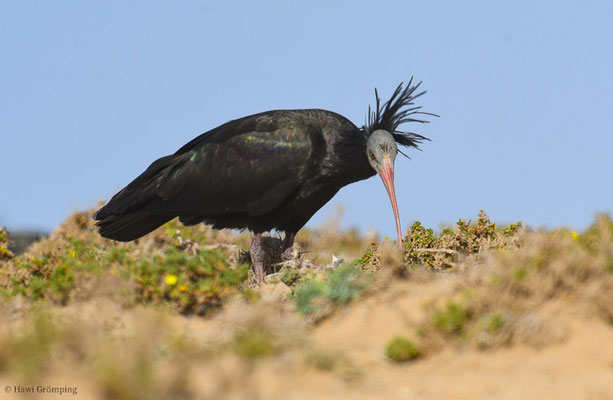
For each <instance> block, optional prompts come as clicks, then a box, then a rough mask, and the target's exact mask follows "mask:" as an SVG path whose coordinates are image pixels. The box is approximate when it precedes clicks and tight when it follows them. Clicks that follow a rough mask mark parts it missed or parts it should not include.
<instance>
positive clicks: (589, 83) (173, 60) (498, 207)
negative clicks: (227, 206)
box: [0, 0, 613, 237]
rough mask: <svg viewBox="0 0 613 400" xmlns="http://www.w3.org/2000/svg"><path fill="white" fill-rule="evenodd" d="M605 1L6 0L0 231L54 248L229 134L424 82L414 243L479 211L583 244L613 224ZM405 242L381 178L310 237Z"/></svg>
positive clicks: (415, 163) (359, 108) (612, 98)
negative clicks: (34, 235)
mask: <svg viewBox="0 0 613 400" xmlns="http://www.w3.org/2000/svg"><path fill="white" fill-rule="evenodd" d="M611 16H613V3H612V2H610V1H584V2H567V1H514V2H506V3H505V4H502V3H500V2H490V1H482V2H471V1H463V2H452V1H445V2H435V1H432V2H412V1H378V2H374V1H336V2H332V1H308V2H281V1H276V2H275V1H258V2H251V1H226V2H219V1H215V2H206V1H172V2H171V1H152V0H147V1H130V2H119V1H111V2H84V1H54V2H50V1H46V2H45V1H25V0H22V1H8V0H3V1H0V52H1V54H2V62H1V63H0V160H1V165H2V167H1V174H2V179H1V181H0V225H5V226H8V228H9V229H31V228H38V229H44V230H51V229H53V228H54V227H56V226H57V225H58V224H59V223H60V222H61V221H62V220H63V219H65V218H66V216H67V215H68V214H69V213H70V212H71V211H73V210H81V209H87V208H90V207H92V206H94V205H95V204H96V202H97V201H98V200H103V199H108V198H109V197H110V196H112V195H113V194H114V193H115V192H116V191H118V190H119V189H121V188H122V187H123V186H124V185H125V184H127V183H128V182H129V181H130V180H131V179H133V178H134V177H136V176H137V175H138V174H139V173H140V172H142V171H143V170H144V169H145V168H146V167H147V166H148V165H149V163H150V162H152V161H153V160H155V159H156V158H158V157H160V156H163V155H166V154H170V153H172V152H174V151H176V150H177V149H178V148H179V147H181V146H182V145H183V144H184V143H186V142H187V141H188V140H190V139H192V138H193V137H195V136H196V135H198V134H199V133H201V132H204V131H207V130H209V129H211V128H213V127H215V126H217V125H219V124H221V123H224V122H226V121H228V120H230V119H235V118H238V117H241V116H244V115H248V114H253V113H256V112H260V111H264V110H269V109H278V108H325V109H329V110H333V111H336V112H339V113H341V114H343V115H345V116H346V117H348V118H349V119H351V120H352V121H353V122H354V123H356V124H358V125H362V124H363V122H364V117H365V115H366V111H367V109H368V105H369V104H371V103H372V102H373V97H374V96H373V89H374V87H377V88H378V89H379V92H380V94H381V95H382V97H388V96H389V95H390V93H391V92H392V91H393V89H394V88H395V86H396V85H397V84H398V83H399V82H400V81H403V80H404V81H406V80H408V79H409V78H410V77H411V76H415V78H416V79H417V80H423V88H424V89H426V90H427V91H428V93H427V94H426V95H425V96H424V97H423V98H421V99H420V103H421V104H422V105H423V106H424V109H425V110H426V111H431V112H434V113H437V114H440V115H441V117H440V118H438V119H435V120H433V121H432V123H431V124H428V125H424V126H421V125H418V126H407V128H408V129H413V130H416V131H417V132H420V133H422V134H424V135H426V136H428V137H430V138H431V139H432V142H428V143H426V144H424V145H423V146H422V147H423V152H418V151H411V152H410V156H411V158H412V159H411V160H405V159H403V158H399V159H398V162H397V165H396V190H397V197H398V201H399V209H400V214H401V221H402V223H403V225H404V226H403V227H404V228H406V226H407V225H408V223H410V222H411V221H414V220H420V221H422V222H423V223H425V224H427V225H429V226H434V227H438V226H439V224H441V223H445V222H454V221H455V220H457V219H458V218H460V217H468V218H470V217H474V216H475V215H476V213H477V212H478V210H479V209H480V208H483V209H485V210H486V211H487V212H488V214H490V216H491V218H492V219H493V220H495V221H498V222H509V221H516V220H522V221H524V222H526V223H528V224H530V225H532V226H549V227H551V226H561V225H562V226H570V227H573V228H575V229H578V230H579V229H583V228H585V227H586V226H587V225H588V224H589V222H590V221H591V220H592V219H593V216H594V214H595V213H596V212H599V211H609V212H610V211H611V210H612V201H613V200H612V199H613V185H611V177H610V175H611V172H612V170H613V168H612V167H613V161H612V157H611V152H612V150H613V74H612V71H613V52H612V51H611V40H612V38H613V27H612V26H613V25H612V24H611ZM338 203H342V204H343V206H344V208H345V214H344V220H343V221H344V222H343V223H344V225H345V226H357V227H359V228H360V229H361V230H363V231H364V230H366V229H368V228H370V227H374V228H376V229H377V230H378V231H379V232H380V233H381V234H383V235H387V236H390V237H394V235H395V234H394V232H395V228H394V220H393V215H392V211H391V207H390V205H389V201H388V199H387V195H386V192H385V189H384V187H383V185H382V183H381V181H380V179H379V178H371V179H370V180H368V181H363V182H358V183H356V184H353V185H350V186H348V187H346V188H344V189H343V190H341V192H339V194H338V195H337V196H336V197H335V198H334V199H333V200H332V201H331V202H330V203H329V204H328V205H327V206H326V207H324V208H323V209H322V210H320V212H319V213H318V214H316V216H315V217H314V218H313V219H312V220H311V222H310V224H311V225H317V224H320V223H322V222H323V221H324V220H325V219H327V218H329V217H330V216H332V215H334V213H335V205H336V204H338Z"/></svg>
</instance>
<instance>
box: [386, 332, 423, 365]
mask: <svg viewBox="0 0 613 400" xmlns="http://www.w3.org/2000/svg"><path fill="white" fill-rule="evenodd" d="M385 356H386V357H387V358H388V359H389V360H391V361H393V362H396V363H399V362H405V361H410V360H414V359H416V358H417V357H418V356H419V352H418V351H417V348H416V347H415V345H414V344H413V342H411V341H410V340H409V339H407V338H405V337H404V336H396V337H394V338H392V339H391V340H390V341H389V342H388V343H387V344H386V345H385Z"/></svg>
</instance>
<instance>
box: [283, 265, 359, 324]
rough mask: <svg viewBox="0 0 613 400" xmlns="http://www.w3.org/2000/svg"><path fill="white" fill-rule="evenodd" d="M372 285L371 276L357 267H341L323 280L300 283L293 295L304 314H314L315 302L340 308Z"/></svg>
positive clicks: (315, 279)
mask: <svg viewBox="0 0 613 400" xmlns="http://www.w3.org/2000/svg"><path fill="white" fill-rule="evenodd" d="M369 284H370V275H369V274H368V273H367V272H364V271H363V270H362V269H361V268H360V267H359V266H357V265H346V264H343V265H340V266H339V267H338V268H335V269H333V270H330V271H328V272H326V274H325V276H324V277H323V279H317V278H314V279H310V280H308V281H306V282H303V283H300V284H299V285H298V286H297V287H296V290H295V291H294V293H293V296H294V299H295V302H296V308H297V309H298V311H300V312H301V313H303V314H310V313H312V312H314V311H315V310H316V309H317V307H316V306H315V302H317V301H319V302H320V303H322V304H328V305H332V306H339V305H343V304H346V303H348V302H349V301H351V300H352V299H354V298H356V297H357V296H359V295H360V293H362V292H363V291H364V290H365V289H366V288H367V287H368V286H369Z"/></svg>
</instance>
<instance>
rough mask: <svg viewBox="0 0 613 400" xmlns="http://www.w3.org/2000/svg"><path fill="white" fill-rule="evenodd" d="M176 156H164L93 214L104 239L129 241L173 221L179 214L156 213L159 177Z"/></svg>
mask: <svg viewBox="0 0 613 400" xmlns="http://www.w3.org/2000/svg"><path fill="white" fill-rule="evenodd" d="M175 158H176V157H175V156H174V155H173V156H166V157H162V158H160V159H158V160H156V161H155V162H153V164H151V165H150V166H149V168H147V170H146V171H145V172H143V173H142V174H141V175H140V176H138V177H137V178H136V179H134V181H132V182H131V183H130V184H129V185H128V186H126V187H125V188H123V189H122V190H121V191H120V192H119V193H117V194H116V195H115V196H113V198H112V199H111V200H110V201H109V202H108V203H107V204H106V205H105V206H104V207H102V208H101V209H99V210H98V211H97V212H96V213H95V214H94V219H95V220H97V221H98V223H97V224H96V225H97V226H99V227H100V230H99V233H100V235H102V236H103V237H106V238H109V239H114V240H119V241H122V242H129V241H130V240H134V239H138V238H139V237H141V236H144V235H146V234H147V233H149V232H151V231H153V230H154V229H156V228H158V227H159V226H161V225H163V224H164V223H166V222H168V221H170V220H171V219H173V218H174V217H176V214H169V213H164V212H155V211H153V210H154V209H155V207H152V205H153V204H155V202H157V201H159V200H160V199H159V196H158V194H157V190H156V188H157V178H158V177H159V174H161V173H163V171H164V170H165V169H166V168H167V167H168V166H169V165H170V164H171V163H172V161H173V160H174V159H175Z"/></svg>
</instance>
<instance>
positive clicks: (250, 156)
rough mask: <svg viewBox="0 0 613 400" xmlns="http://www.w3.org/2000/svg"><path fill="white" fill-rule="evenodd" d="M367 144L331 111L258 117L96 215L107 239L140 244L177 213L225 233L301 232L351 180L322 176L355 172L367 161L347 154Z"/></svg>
mask: <svg viewBox="0 0 613 400" xmlns="http://www.w3.org/2000/svg"><path fill="white" fill-rule="evenodd" d="M363 141H364V138H363V136H362V134H361V133H360V130H359V129H358V128H357V127H356V126H355V125H354V124H353V123H351V122H350V121H349V120H348V119H346V118H345V117H343V116H341V115H339V114H337V113H334V112H331V111H327V110H320V109H305V110H273V111H267V112H264V113H259V114H254V115H250V116H247V117H244V118H240V119H237V120H233V121H230V122H228V123H225V124H223V125H220V126H219V127H217V128H214V129H212V130H210V131H208V132H206V133H204V134H202V135H200V136H198V137H196V138H194V139H193V140H191V141H190V142H188V143H187V144H186V145H184V146H183V147H181V148H180V149H179V150H178V151H177V152H175V153H174V154H173V155H170V156H166V157H163V158H161V159H159V160H157V161H155V162H154V163H152V164H151V166H149V168H148V169H147V170H146V171H145V172H144V173H143V174H141V175H140V176H139V177H138V178H136V179H135V180H134V181H133V182H132V183H130V184H129V185H128V186H127V187H126V188H124V189H123V190H122V191H120V192H119V193H118V194H117V195H115V196H114V197H113V198H112V199H111V201H110V202H109V203H108V204H107V205H106V206H104V207H103V208H102V209H101V210H99V212H98V213H97V214H96V216H95V218H96V219H98V220H100V222H99V225H100V226H101V229H100V233H101V234H102V235H103V236H107V237H110V238H114V239H118V240H132V239H133V238H135V237H134V236H135V235H138V236H141V235H142V234H144V233H143V230H147V231H150V230H153V229H155V227H156V225H157V226H159V225H161V224H162V223H164V222H165V221H166V220H169V219H172V218H173V217H175V216H179V217H180V218H181V221H182V222H184V223H186V224H193V223H198V222H201V221H204V222H207V223H211V224H213V225H214V226H216V227H218V228H249V229H251V230H257V231H263V230H269V229H272V228H277V229H280V230H285V229H286V228H288V227H289V226H291V227H292V229H296V230H297V229H299V228H300V227H302V225H304V223H306V220H308V219H309V218H310V217H311V216H312V214H313V213H315V212H316V211H317V209H319V207H321V206H318V207H317V208H315V209H313V210H312V208H313V207H312V205H314V204H319V203H321V202H322V201H323V202H324V203H325V202H327V201H328V200H329V198H330V197H331V196H333V195H334V193H336V191H337V190H338V189H339V188H340V187H341V186H343V185H345V184H347V183H348V182H345V181H346V179H343V178H342V177H340V178H339V177H337V178H336V180H334V179H332V180H330V179H328V180H323V179H319V180H318V178H319V177H321V176H323V175H329V174H331V173H334V174H338V173H339V171H340V170H342V169H343V168H346V167H344V165H345V164H347V165H352V163H353V164H354V165H353V167H351V168H355V165H358V164H359V161H360V160H354V161H352V160H347V159H346V158H347V157H352V155H351V154H349V153H347V152H346V151H345V149H353V150H355V148H356V144H357V147H359V146H360V143H362V142H363ZM361 158H364V157H361ZM361 158H360V159H361ZM356 163H357V164H356ZM340 172H342V171H340ZM327 178H329V176H327ZM360 179H363V178H360ZM356 180H357V179H356ZM319 181H321V182H327V184H328V186H330V185H331V186H330V188H327V189H326V190H325V193H324V194H323V196H324V197H326V198H325V199H323V198H321V197H322V193H323V192H321V190H319V191H318V190H313V188H312V187H311V186H313V185H314V184H315V182H319ZM318 184H320V183H318ZM309 185H310V186H309ZM336 186H338V187H336ZM305 189H306V190H305ZM329 193H331V195H330V194H329ZM313 196H316V197H317V196H319V198H317V199H314V198H309V197H313ZM322 205H323V204H322ZM281 210H282V211H283V213H284V215H281ZM292 212H294V213H296V214H297V215H298V214H299V215H300V217H299V218H298V217H296V218H298V219H299V221H294V220H293V219H292V217H291V214H292ZM288 213H289V214H288ZM288 215H289V216H288ZM305 218H306V220H305ZM303 220H304V221H303ZM147 221H149V223H148V224H147V223H145V222H147ZM298 225H299V226H298ZM143 226H146V229H143V228H142V227H143ZM296 227H297V228H296ZM136 228H139V229H136ZM145 233H147V232H145ZM138 236H136V237H138Z"/></svg>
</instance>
